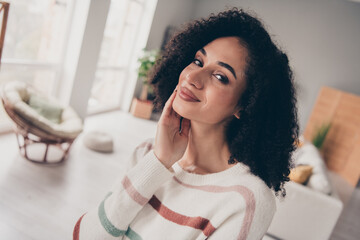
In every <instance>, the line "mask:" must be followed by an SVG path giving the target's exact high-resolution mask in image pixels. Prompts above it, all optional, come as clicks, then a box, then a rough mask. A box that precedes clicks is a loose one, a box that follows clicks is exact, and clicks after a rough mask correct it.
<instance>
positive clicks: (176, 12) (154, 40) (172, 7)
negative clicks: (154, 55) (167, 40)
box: [146, 0, 196, 49]
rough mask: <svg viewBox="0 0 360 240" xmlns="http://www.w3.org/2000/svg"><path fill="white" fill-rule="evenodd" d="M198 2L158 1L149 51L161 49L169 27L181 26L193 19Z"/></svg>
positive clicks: (187, 0)
mask: <svg viewBox="0 0 360 240" xmlns="http://www.w3.org/2000/svg"><path fill="white" fill-rule="evenodd" d="M195 2H196V0H195V1H194V0H181V1H179V0H158V4H157V6H156V10H155V15H154V19H153V22H152V26H151V29H150V34H149V38H148V42H147V45H146V48H147V49H155V48H160V47H161V43H162V40H163V36H164V33H165V29H166V27H167V26H168V25H174V26H180V25H181V24H183V23H186V22H188V21H189V20H191V19H193V16H194V15H195V12H194V10H195V9H194V6H195Z"/></svg>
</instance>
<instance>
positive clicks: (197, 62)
mask: <svg viewBox="0 0 360 240" xmlns="http://www.w3.org/2000/svg"><path fill="white" fill-rule="evenodd" d="M193 63H195V64H196V65H198V66H199V67H202V63H201V61H200V60H199V59H196V58H195V59H194V60H193Z"/></svg>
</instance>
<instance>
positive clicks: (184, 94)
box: [179, 87, 200, 102]
mask: <svg viewBox="0 0 360 240" xmlns="http://www.w3.org/2000/svg"><path fill="white" fill-rule="evenodd" d="M179 97H180V98H181V99H183V100H185V101H187V102H200V100H199V99H198V98H197V97H196V96H195V95H194V94H193V93H192V92H191V91H190V90H189V89H187V88H185V87H181V88H180V92H179Z"/></svg>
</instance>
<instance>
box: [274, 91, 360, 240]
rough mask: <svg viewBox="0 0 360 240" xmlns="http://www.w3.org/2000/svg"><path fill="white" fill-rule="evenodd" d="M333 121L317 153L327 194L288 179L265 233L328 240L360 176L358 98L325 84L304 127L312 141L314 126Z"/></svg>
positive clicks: (359, 115)
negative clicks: (327, 184)
mask: <svg viewBox="0 0 360 240" xmlns="http://www.w3.org/2000/svg"><path fill="white" fill-rule="evenodd" d="M329 122H330V123H331V127H330V129H329V132H328V134H327V135H326V137H325V140H324V143H323V147H322V148H321V151H320V153H321V156H322V157H323V159H324V162H325V165H326V168H327V173H328V176H329V181H330V185H331V186H332V189H331V190H332V191H331V194H330V195H327V194H324V193H322V192H319V191H316V190H314V189H311V188H309V187H307V186H304V185H301V184H298V183H295V182H288V183H287V184H286V185H285V189H286V193H287V195H286V197H285V199H284V200H282V201H281V200H280V201H279V200H277V211H276V213H275V216H274V218H273V221H272V223H271V225H270V227H269V230H268V234H269V235H270V236H274V237H276V238H280V239H291V240H297V239H299V240H300V239H307V240H311V239H314V240H315V239H316V240H322V239H324V240H325V239H329V237H330V236H331V233H332V231H333V229H334V226H335V224H336V223H337V221H338V218H339V216H340V214H341V211H342V209H343V206H344V205H346V203H347V201H348V200H349V198H350V196H351V194H352V192H353V190H354V189H355V187H356V184H357V182H358V180H359V176H360V97H359V96H356V95H354V94H350V93H346V92H342V91H339V90H336V89H333V88H330V87H323V88H322V89H321V90H320V93H319V95H318V97H317V100H316V103H315V106H314V108H313V111H312V114H311V116H310V118H309V121H308V123H307V126H306V129H305V131H304V137H305V139H306V140H308V141H311V139H312V137H313V136H314V133H315V132H316V129H318V128H319V127H320V126H321V125H323V124H325V123H329Z"/></svg>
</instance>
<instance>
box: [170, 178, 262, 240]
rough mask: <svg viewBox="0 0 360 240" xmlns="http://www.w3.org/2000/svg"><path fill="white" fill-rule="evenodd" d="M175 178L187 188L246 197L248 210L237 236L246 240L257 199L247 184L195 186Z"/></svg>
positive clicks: (241, 239) (240, 239)
mask: <svg viewBox="0 0 360 240" xmlns="http://www.w3.org/2000/svg"><path fill="white" fill-rule="evenodd" d="M174 180H175V181H176V182H178V183H179V184H181V185H183V186H184V187H187V188H193V189H198V190H202V191H205V192H213V193H223V192H238V193H240V195H242V197H243V198H244V199H245V202H246V211H245V217H244V221H243V223H242V226H241V229H240V232H239V235H238V237H237V239H238V240H244V239H246V238H247V235H248V234H249V231H250V227H251V223H252V221H253V218H254V213H255V207H256V201H255V196H254V194H253V192H252V191H251V190H250V189H248V188H247V187H245V186H241V185H234V186H224V187H223V186H216V185H203V186H194V185H190V184H186V183H183V182H181V181H180V180H179V179H178V178H176V177H174Z"/></svg>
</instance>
